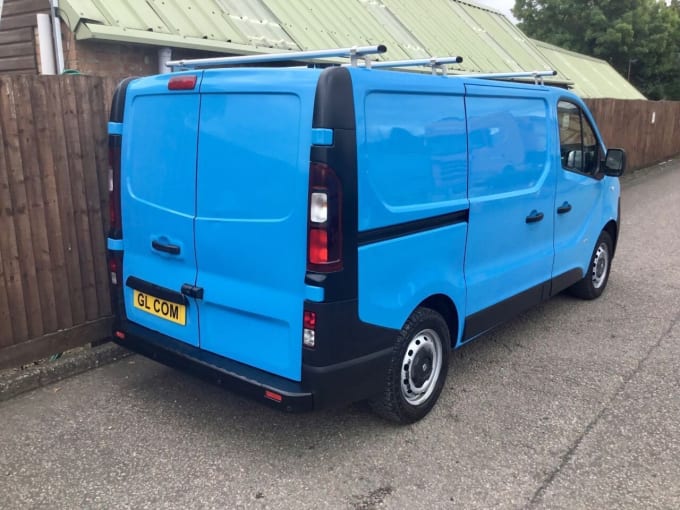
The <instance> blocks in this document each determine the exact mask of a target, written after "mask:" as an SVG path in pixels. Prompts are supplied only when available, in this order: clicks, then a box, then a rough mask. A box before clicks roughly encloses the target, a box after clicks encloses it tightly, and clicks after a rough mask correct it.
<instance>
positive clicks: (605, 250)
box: [569, 231, 614, 299]
mask: <svg viewBox="0 0 680 510" xmlns="http://www.w3.org/2000/svg"><path fill="white" fill-rule="evenodd" d="M613 246H614V243H613V242H612V238H611V236H610V235H609V233H608V232H606V231H603V232H602V233H601V234H600V237H599V238H598V240H597V243H596V244H595V250H594V251H593V255H592V257H590V265H589V266H588V270H587V271H586V275H585V276H584V277H583V279H582V280H581V281H579V282H577V283H575V284H574V285H573V286H571V287H570V288H569V293H570V294H572V295H574V296H576V297H579V298H581V299H595V298H598V297H600V296H601V295H602V293H603V292H604V289H605V287H606V286H607V281H609V271H610V269H611V265H612V255H613Z"/></svg>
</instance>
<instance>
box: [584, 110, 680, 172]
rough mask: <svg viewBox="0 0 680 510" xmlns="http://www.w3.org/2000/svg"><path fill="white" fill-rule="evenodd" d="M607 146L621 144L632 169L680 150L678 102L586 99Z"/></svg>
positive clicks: (675, 153)
mask: <svg viewBox="0 0 680 510" xmlns="http://www.w3.org/2000/svg"><path fill="white" fill-rule="evenodd" d="M586 103H587V104H588V108H590V110H591V112H592V113H593V116H594V117H595V120H596V121H597V124H598V126H599V127H600V131H601V132H602V136H603V138H604V142H605V144H607V147H622V148H624V149H625V150H626V153H627V155H628V168H629V169H631V170H634V169H637V168H642V167H645V166H649V165H652V164H654V163H658V162H659V161H663V160H665V159H668V158H671V157H673V156H676V155H677V154H680V102H678V101H645V100H620V99H588V100H586Z"/></svg>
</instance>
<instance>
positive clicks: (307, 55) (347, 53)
mask: <svg viewBox="0 0 680 510" xmlns="http://www.w3.org/2000/svg"><path fill="white" fill-rule="evenodd" d="M386 51H387V47H386V46H385V45H384V44H378V45H377V46H352V47H351V48H337V49H329V50H312V51H291V52H285V53H268V54H264V55H243V56H236V57H215V58H197V59H192V60H171V61H169V62H168V63H167V64H166V65H167V66H168V67H169V68H171V69H172V70H173V71H176V70H184V69H198V68H201V67H212V66H231V65H240V64H259V63H267V62H288V61H291V60H311V59H319V58H334V57H345V58H349V59H350V63H351V65H353V66H356V65H357V62H358V59H359V58H360V57H364V58H366V60H368V59H367V57H368V55H377V54H380V53H385V52H386Z"/></svg>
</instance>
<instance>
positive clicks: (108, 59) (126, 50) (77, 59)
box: [62, 25, 158, 80]
mask: <svg viewBox="0 0 680 510" xmlns="http://www.w3.org/2000/svg"><path fill="white" fill-rule="evenodd" d="M62 27H63V28H64V30H63V32H62V34H63V45H64V68H65V69H74V70H77V71H79V72H81V73H82V74H88V75H92V76H102V77H110V78H114V79H115V80H122V79H123V78H125V77H127V76H144V75H149V74H156V73H157V72H158V71H157V69H158V50H157V48H155V47H153V46H141V45H133V44H121V43H115V42H105V41H95V40H84V41H76V40H75V38H74V36H73V32H71V31H70V30H68V28H66V27H64V26H63V25H62Z"/></svg>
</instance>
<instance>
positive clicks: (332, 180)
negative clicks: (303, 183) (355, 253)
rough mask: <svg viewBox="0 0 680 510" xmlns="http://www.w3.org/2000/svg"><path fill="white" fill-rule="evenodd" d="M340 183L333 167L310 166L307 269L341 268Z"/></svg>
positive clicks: (327, 270)
mask: <svg viewBox="0 0 680 510" xmlns="http://www.w3.org/2000/svg"><path fill="white" fill-rule="evenodd" d="M341 213H342V186H341V185H340V180H339V179H338V176H337V175H336V174H335V172H334V171H333V169H331V168H330V167H329V166H328V165H325V164H323V163H311V164H310V166H309V213H308V217H307V225H308V227H307V243H308V246H307V270H308V271H314V272H318V273H329V272H332V271H338V270H340V269H342V225H341V220H342V214H341Z"/></svg>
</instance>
